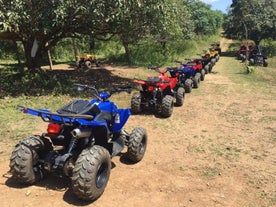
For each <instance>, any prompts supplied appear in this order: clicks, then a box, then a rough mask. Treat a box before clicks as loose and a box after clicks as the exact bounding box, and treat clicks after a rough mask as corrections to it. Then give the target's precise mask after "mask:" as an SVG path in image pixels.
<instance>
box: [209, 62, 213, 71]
mask: <svg viewBox="0 0 276 207" xmlns="http://www.w3.org/2000/svg"><path fill="white" fill-rule="evenodd" d="M212 69H213V65H212V64H209V73H211V72H212Z"/></svg>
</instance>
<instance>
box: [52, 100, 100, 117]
mask: <svg viewBox="0 0 276 207" xmlns="http://www.w3.org/2000/svg"><path fill="white" fill-rule="evenodd" d="M100 112H101V110H100V109H99V107H98V106H97V104H90V102H89V101H84V100H75V101H72V102H70V103H69V104H67V105H66V106H64V107H62V108H60V109H58V110H57V113H59V114H92V115H97V114H99V113H100Z"/></svg>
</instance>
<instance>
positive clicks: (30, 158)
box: [10, 136, 44, 185]
mask: <svg viewBox="0 0 276 207" xmlns="http://www.w3.org/2000/svg"><path fill="white" fill-rule="evenodd" d="M43 146H44V144H43V141H42V140H41V139H40V137H38V136H30V137H27V138H25V139H23V140H22V141H20V142H19V143H18V144H17V145H16V146H15V149H14V150H13V152H12V155H11V158H10V171H11V173H12V176H13V177H14V178H15V179H17V180H18V181H19V182H20V183H23V184H27V185H31V184H33V183H35V182H37V181H39V180H40V179H42V177H43V173H42V170H41V168H39V166H38V165H37V164H38V160H39V155H38V153H39V151H41V150H42V148H43Z"/></svg>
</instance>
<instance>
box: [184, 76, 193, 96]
mask: <svg viewBox="0 0 276 207" xmlns="http://www.w3.org/2000/svg"><path fill="white" fill-rule="evenodd" d="M184 88H185V92H186V93H191V92H192V88H193V81H192V80H191V79H187V80H185V83H184Z"/></svg>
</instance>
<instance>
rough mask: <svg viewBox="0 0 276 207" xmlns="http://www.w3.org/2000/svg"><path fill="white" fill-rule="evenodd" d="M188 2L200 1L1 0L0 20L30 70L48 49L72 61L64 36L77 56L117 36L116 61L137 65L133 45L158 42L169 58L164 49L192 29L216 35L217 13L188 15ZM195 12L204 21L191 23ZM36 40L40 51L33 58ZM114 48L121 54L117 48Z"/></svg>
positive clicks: (205, 9) (206, 9) (203, 10)
mask: <svg viewBox="0 0 276 207" xmlns="http://www.w3.org/2000/svg"><path fill="white" fill-rule="evenodd" d="M191 2H192V3H191ZM191 4H194V5H195V4H199V1H188V0H183V1H175V0H158V1H152V0H142V1H124V0H115V1H107V0H105V1H95V0H93V1H88V0H74V1H73V0H67V1H44V0H37V1H28V0H20V1H19V0H15V1H7V0H3V2H2V3H1V6H0V14H1V15H0V22H3V23H4V24H5V25H6V26H7V28H8V30H9V31H10V32H11V34H12V36H13V38H15V39H16V40H18V41H20V42H21V43H22V44H21V45H22V48H24V53H25V55H24V57H25V58H26V59H25V61H26V65H27V68H28V69H30V70H33V69H34V68H39V67H40V66H41V63H42V61H43V59H45V58H44V56H45V54H46V52H47V50H48V49H51V52H52V56H53V57H52V58H53V60H56V61H57V60H60V61H63V60H68V59H73V58H74V57H73V55H71V53H70V51H72V48H71V46H70V44H69V43H70V42H71V40H70V39H64V38H68V37H74V38H75V39H76V40H77V41H78V42H77V46H78V49H79V52H80V53H95V52H96V51H95V50H97V48H96V47H97V44H96V42H99V40H101V41H102V40H104V41H109V40H111V39H113V38H114V37H115V38H116V40H118V41H119V42H120V43H121V44H122V45H123V47H124V50H125V54H126V56H125V57H123V56H121V53H119V54H118V53H116V54H118V55H117V56H118V57H117V58H119V59H123V60H126V61H129V62H131V61H132V62H136V61H135V60H133V59H132V51H131V50H132V48H133V45H136V44H137V43H139V42H140V41H143V40H144V39H148V38H150V39H154V40H155V43H156V44H157V46H154V47H156V48H159V47H160V46H159V44H161V45H162V50H163V52H165V53H168V54H173V53H174V52H173V51H170V50H169V49H170V48H166V47H167V46H168V45H170V44H173V42H175V41H182V40H185V39H191V38H193V36H194V31H199V30H201V29H203V30H202V32H203V33H204V34H213V33H214V32H216V30H217V29H218V27H219V26H220V24H221V23H220V21H221V18H220V16H221V14H220V13H218V12H217V11H212V10H211V9H210V7H208V6H207V5H206V4H204V3H202V2H201V4H200V6H202V8H200V9H201V10H200V11H199V12H198V13H195V14H194V15H192V14H191V13H190V12H189V11H190V10H189V9H188V7H189V5H191ZM91 14H93V15H91ZM198 14H201V15H200V17H203V18H200V19H195V17H196V16H197V15H198ZM192 21H196V23H193V22H192ZM195 25H196V27H195ZM199 25H201V27H199ZM84 38H85V39H86V41H87V42H85V41H84ZM62 39H64V40H63V41H61V40H62ZM35 40H36V41H37V43H38V49H37V52H36V53H35V54H34V55H35V56H34V57H31V54H32V53H31V50H32V48H33V45H34V42H35ZM96 40H97V41H96ZM87 44H88V46H87ZM139 44H140V43H139ZM98 45H100V44H98ZM151 45H152V43H150V46H151ZM116 48H117V49H118V50H121V47H120V46H116ZM99 49H101V48H99ZM117 49H116V50H117ZM116 50H115V51H116ZM158 50H159V49H158ZM116 52H117V51H116ZM134 52H135V53H136V51H134ZM165 53H163V54H162V55H163V56H164V55H165ZM165 56H166V55H165ZM157 57H159V55H158V56H157Z"/></svg>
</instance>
